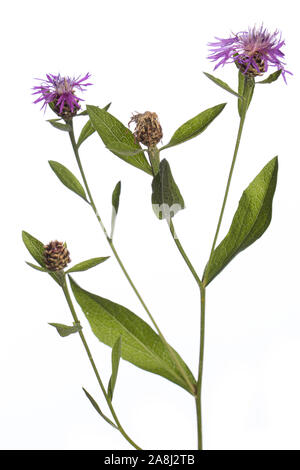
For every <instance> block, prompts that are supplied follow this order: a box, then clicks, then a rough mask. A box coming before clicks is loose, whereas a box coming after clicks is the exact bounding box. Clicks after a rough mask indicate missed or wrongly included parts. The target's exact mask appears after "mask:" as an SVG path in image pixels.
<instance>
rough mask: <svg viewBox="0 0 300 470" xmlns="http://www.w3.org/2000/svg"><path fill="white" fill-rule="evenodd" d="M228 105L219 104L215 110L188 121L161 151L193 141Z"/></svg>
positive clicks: (203, 112) (207, 111)
mask: <svg viewBox="0 0 300 470" xmlns="http://www.w3.org/2000/svg"><path fill="white" fill-rule="evenodd" d="M225 106H226V103H223V104H218V105H217V106H214V107H213V108H209V109H206V110H205V111H202V113H200V114H198V115H197V116H195V117H194V118H192V119H190V120H189V121H187V122H186V123H185V124H183V125H182V126H180V127H179V128H178V129H177V131H176V132H175V133H174V135H173V137H172V138H171V140H170V142H169V143H168V144H167V145H165V146H164V147H162V148H161V149H160V150H164V149H166V148H169V147H174V145H178V144H181V143H183V142H186V141H187V140H190V139H193V138H194V137H196V136H197V135H199V134H201V133H202V132H203V131H205V129H206V128H207V127H208V126H209V124H210V123H211V122H213V120H214V119H215V118H216V117H217V116H218V115H219V114H220V113H221V112H222V111H223V109H224V108H225Z"/></svg>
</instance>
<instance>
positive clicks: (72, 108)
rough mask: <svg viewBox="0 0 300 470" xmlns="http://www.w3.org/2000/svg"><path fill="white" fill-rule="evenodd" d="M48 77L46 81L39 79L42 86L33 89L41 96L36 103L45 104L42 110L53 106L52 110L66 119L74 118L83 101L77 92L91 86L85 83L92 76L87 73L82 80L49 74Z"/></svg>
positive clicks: (35, 93)
mask: <svg viewBox="0 0 300 470" xmlns="http://www.w3.org/2000/svg"><path fill="white" fill-rule="evenodd" d="M46 77H47V78H46V79H40V78H38V79H37V80H41V84H40V85H38V86H35V87H33V90H36V91H35V92H34V93H33V94H34V95H40V96H39V97H38V98H37V99H36V100H35V101H34V103H39V102H43V105H42V109H43V108H45V109H46V107H47V104H52V109H53V110H54V111H55V112H56V113H57V114H58V115H59V116H62V117H64V118H70V117H72V116H74V115H75V114H76V112H77V110H78V109H80V104H79V101H83V100H82V98H79V97H78V96H76V95H75V90H76V89H77V90H80V91H84V90H85V88H84V87H86V86H88V85H91V83H83V82H85V81H86V80H87V79H88V78H89V77H90V74H89V73H87V74H86V75H85V76H84V77H82V78H81V77H80V76H79V77H77V78H70V77H62V76H61V75H60V74H58V75H52V74H47V75H46Z"/></svg>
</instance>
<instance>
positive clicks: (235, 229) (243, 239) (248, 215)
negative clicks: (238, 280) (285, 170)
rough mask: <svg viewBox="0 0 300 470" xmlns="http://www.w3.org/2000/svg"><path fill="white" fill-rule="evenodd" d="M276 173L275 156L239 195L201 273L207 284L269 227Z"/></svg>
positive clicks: (276, 162) (276, 161) (276, 163)
mask: <svg viewBox="0 0 300 470" xmlns="http://www.w3.org/2000/svg"><path fill="white" fill-rule="evenodd" d="M277 173H278V160H277V157H275V158H273V159H272V160H271V161H270V162H269V163H268V164H267V165H266V166H265V167H264V168H263V170H262V171H261V172H260V173H259V174H258V175H257V176H256V178H255V179H254V180H253V181H252V183H250V185H249V186H248V188H247V189H246V190H245V191H244V192H243V195H242V197H241V199H240V202H239V206H238V209H237V211H236V213H235V215H234V218H233V220H232V224H231V226H230V229H229V232H228V234H227V235H226V237H225V238H224V240H223V241H222V242H221V243H220V244H219V246H217V248H216V249H215V250H214V252H213V255H212V257H211V260H210V262H209V264H208V265H207V266H206V268H205V271H204V278H203V282H204V284H205V285H208V284H209V283H210V282H211V281H212V280H213V279H214V278H215V277H216V276H217V275H218V274H219V273H220V272H221V271H222V270H223V269H224V268H225V266H227V264H228V263H230V261H231V260H232V259H233V258H234V257H235V256H236V255H237V254H238V253H240V252H241V251H243V250H245V249H246V248H247V247H248V246H250V245H252V243H254V242H255V241H256V240H257V239H258V238H260V237H261V236H262V235H263V233H264V232H265V231H266V230H267V228H268V226H269V225H270V222H271V218H272V202H273V196H274V192H275V189H276V182H277Z"/></svg>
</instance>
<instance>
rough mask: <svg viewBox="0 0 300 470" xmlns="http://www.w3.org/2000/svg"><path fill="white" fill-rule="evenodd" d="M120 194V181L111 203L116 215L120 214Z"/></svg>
mask: <svg viewBox="0 0 300 470" xmlns="http://www.w3.org/2000/svg"><path fill="white" fill-rule="evenodd" d="M120 194H121V181H119V182H118V183H117V184H116V187H115V189H114V190H113V193H112V198H111V202H112V205H113V208H114V210H115V213H116V214H117V213H118V210H119V203H120Z"/></svg>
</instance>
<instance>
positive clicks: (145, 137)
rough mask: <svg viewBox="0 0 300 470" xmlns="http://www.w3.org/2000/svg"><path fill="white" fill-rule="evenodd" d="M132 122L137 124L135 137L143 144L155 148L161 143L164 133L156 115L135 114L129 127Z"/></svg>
mask: <svg viewBox="0 0 300 470" xmlns="http://www.w3.org/2000/svg"><path fill="white" fill-rule="evenodd" d="M132 122H135V124H136V126H135V130H134V133H133V135H134V137H135V139H136V140H137V141H138V142H140V143H141V144H143V145H146V146H147V147H153V146H155V145H156V144H158V143H159V142H160V141H161V139H162V136H163V133H162V128H161V125H160V123H159V120H158V116H157V114H156V113H151V112H150V111H146V112H145V113H143V114H139V113H138V114H134V115H133V116H132V118H131V119H130V121H129V123H128V125H130V124H131V123H132Z"/></svg>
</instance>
